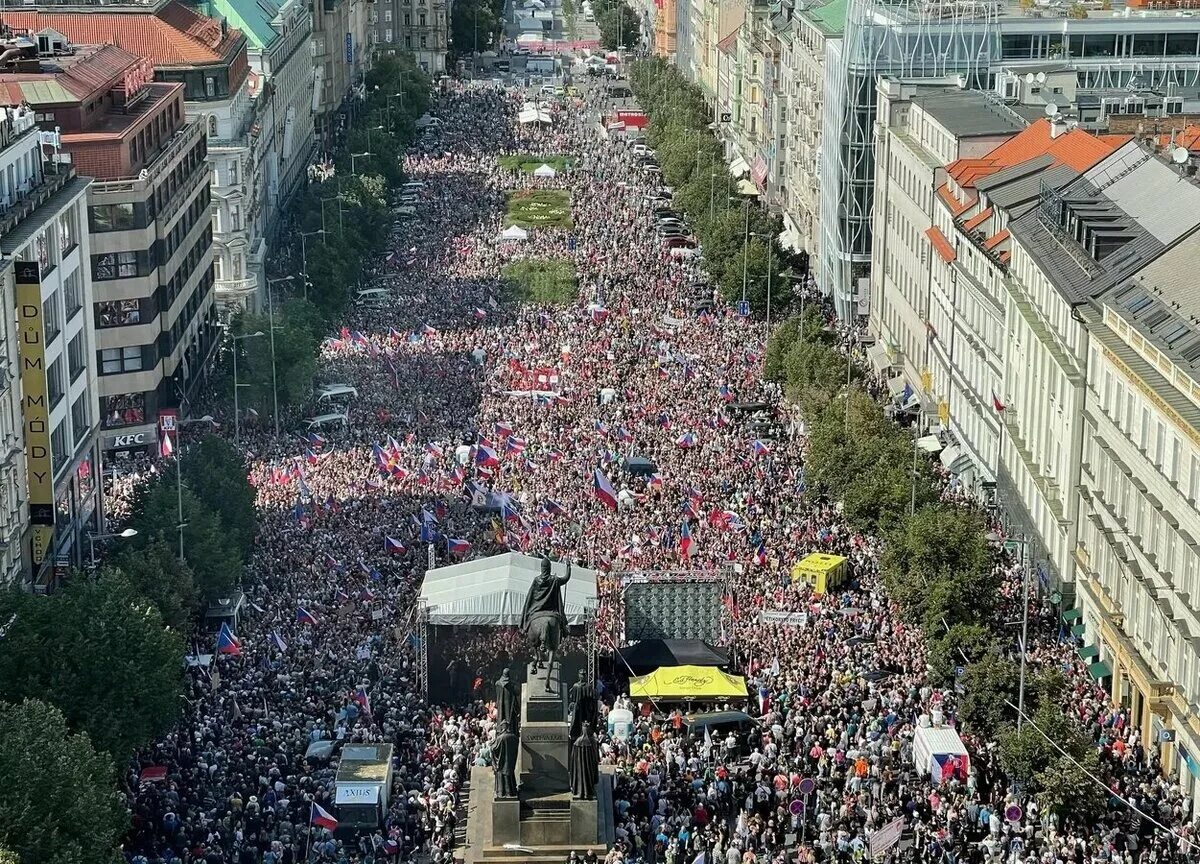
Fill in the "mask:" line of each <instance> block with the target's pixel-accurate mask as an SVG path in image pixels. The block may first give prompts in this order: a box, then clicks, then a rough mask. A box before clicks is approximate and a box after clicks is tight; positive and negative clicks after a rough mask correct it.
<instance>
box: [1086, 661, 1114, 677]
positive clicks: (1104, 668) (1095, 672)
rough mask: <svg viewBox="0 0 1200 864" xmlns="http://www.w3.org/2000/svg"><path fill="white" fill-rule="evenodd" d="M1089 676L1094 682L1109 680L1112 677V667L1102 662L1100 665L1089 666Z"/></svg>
mask: <svg viewBox="0 0 1200 864" xmlns="http://www.w3.org/2000/svg"><path fill="white" fill-rule="evenodd" d="M1088 674H1089V675H1091V676H1092V679H1093V680H1094V681H1099V680H1101V679H1102V678H1107V677H1109V676H1110V675H1112V667H1111V666H1109V665H1108V664H1107V663H1105V662H1104V661H1103V660H1101V661H1100V662H1099V663H1092V664H1089V665H1088Z"/></svg>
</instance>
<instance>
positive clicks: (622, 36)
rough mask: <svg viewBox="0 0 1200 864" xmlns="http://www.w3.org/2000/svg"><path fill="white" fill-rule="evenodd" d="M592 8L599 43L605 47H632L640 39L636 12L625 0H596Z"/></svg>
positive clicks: (640, 33)
mask: <svg viewBox="0 0 1200 864" xmlns="http://www.w3.org/2000/svg"><path fill="white" fill-rule="evenodd" d="M592 8H593V9H594V10H595V13H596V26H597V27H599V28H600V44H601V45H603V46H604V47H605V48H609V49H614V48H633V47H635V46H636V45H637V44H638V43H639V42H640V41H641V39H642V28H641V25H640V24H639V22H638V16H637V13H636V12H634V11H633V9H631V8H630V7H629V4H628V3H626V2H625V0H615V2H613V0H596V2H594V3H593V4H592Z"/></svg>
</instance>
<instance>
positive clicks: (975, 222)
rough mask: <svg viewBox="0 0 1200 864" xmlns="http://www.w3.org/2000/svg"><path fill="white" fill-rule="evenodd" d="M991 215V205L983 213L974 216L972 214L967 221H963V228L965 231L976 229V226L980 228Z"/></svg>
mask: <svg viewBox="0 0 1200 864" xmlns="http://www.w3.org/2000/svg"><path fill="white" fill-rule="evenodd" d="M991 215H992V208H991V207H989V208H987V209H986V210H984V211H983V212H982V213H976V214H975V215H974V216H972V217H971V218H970V219H968V220H967V221H966V222H964V223H963V226H962V227H963V230H964V231H974V230H975V229H976V228H978V227H979V226H980V225H982V224H983V223H984V222H986V221H987V220H988V219H990V218H991Z"/></svg>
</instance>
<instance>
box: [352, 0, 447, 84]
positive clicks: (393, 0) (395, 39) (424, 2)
mask: <svg viewBox="0 0 1200 864" xmlns="http://www.w3.org/2000/svg"><path fill="white" fill-rule="evenodd" d="M369 16H370V22H369V26H370V28H371V42H372V44H373V45H374V47H375V50H376V51H378V52H382V53H384V54H395V53H397V52H399V51H411V52H412V54H413V57H415V58H416V61H417V65H418V66H420V67H421V69H422V70H423V71H425V72H428V73H429V74H430V75H433V76H435V77H436V76H438V75H441V74H443V73H445V72H446V52H447V50H449V47H450V5H449V3H447V2H446V0H378V2H376V3H374V4H373V5H372V6H371V9H370V12H369Z"/></svg>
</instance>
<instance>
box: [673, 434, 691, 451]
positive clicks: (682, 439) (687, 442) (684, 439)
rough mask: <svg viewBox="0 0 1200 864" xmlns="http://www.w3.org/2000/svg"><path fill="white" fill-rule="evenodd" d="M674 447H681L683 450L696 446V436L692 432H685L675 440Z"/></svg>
mask: <svg viewBox="0 0 1200 864" xmlns="http://www.w3.org/2000/svg"><path fill="white" fill-rule="evenodd" d="M675 446H676V447H681V448H683V449H684V450H687V449H688V448H691V447H695V446H696V435H695V433H694V432H685V433H683V434H682V435H680V436H679V437H678V438H676V439H675Z"/></svg>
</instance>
